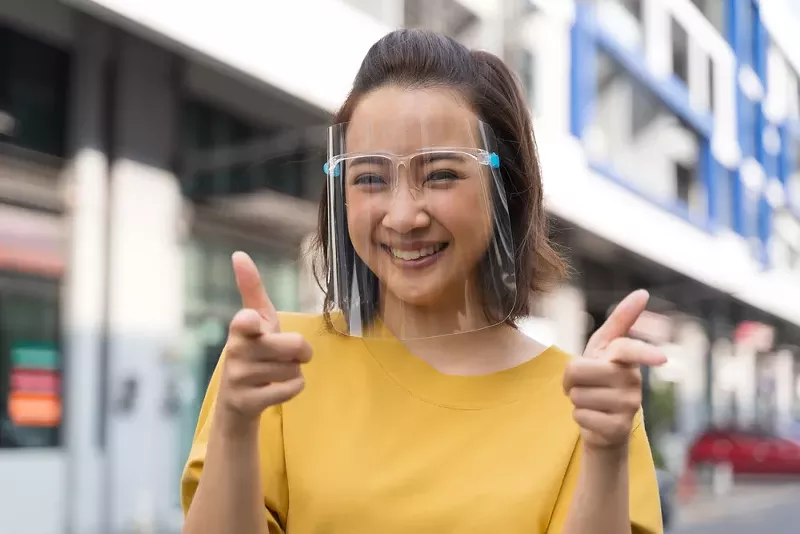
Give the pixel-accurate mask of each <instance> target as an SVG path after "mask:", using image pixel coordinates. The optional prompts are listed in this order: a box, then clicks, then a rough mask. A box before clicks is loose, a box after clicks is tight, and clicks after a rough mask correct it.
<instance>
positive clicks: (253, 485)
mask: <svg viewBox="0 0 800 534" xmlns="http://www.w3.org/2000/svg"><path fill="white" fill-rule="evenodd" d="M223 358H224V355H223V357H222V358H220V364H219V365H218V366H217V369H216V370H215V371H214V375H213V376H212V378H211V382H210V384H209V386H208V391H207V393H206V397H205V399H204V401H203V405H202V407H201V409H200V416H199V419H198V423H197V429H196V431H195V436H194V440H193V443H192V449H191V452H190V453H189V460H188V462H187V464H186V467H185V469H184V472H183V478H182V480H181V504H182V506H183V509H184V513H185V514H186V521H185V524H184V528H183V532H184V534H228V533H230V532H248V533H253V534H280V533H282V532H283V530H282V528H281V526H280V525H281V524H285V520H286V510H287V509H288V491H287V488H286V473H285V468H284V460H283V433H282V431H281V426H282V413H281V409H280V407H279V406H271V407H270V408H268V409H267V410H266V411H265V412H264V415H262V417H261V421H260V425H259V426H256V427H255V429H254V430H253V431H249V432H243V433H242V434H240V435H239V436H238V437H237V438H236V439H232V438H229V437H227V436H228V435H229V434H228V433H225V432H220V431H218V429H219V425H217V424H216V421H214V419H215V418H214V413H215V410H214V408H215V404H216V397H217V391H218V388H219V379H220V377H219V375H220V372H221V367H222V359H223ZM212 422H214V424H212ZM215 427H216V428H215Z"/></svg>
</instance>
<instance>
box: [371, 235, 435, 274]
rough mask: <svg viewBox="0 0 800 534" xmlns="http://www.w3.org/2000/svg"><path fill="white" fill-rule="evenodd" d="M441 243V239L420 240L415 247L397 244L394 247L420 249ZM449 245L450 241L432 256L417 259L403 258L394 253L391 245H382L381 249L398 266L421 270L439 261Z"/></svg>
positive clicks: (405, 268)
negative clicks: (434, 240) (431, 240)
mask: <svg viewBox="0 0 800 534" xmlns="http://www.w3.org/2000/svg"><path fill="white" fill-rule="evenodd" d="M440 243H441V241H436V242H424V243H423V242H419V243H415V245H416V246H415V247H410V248H401V247H397V246H395V247H394V248H397V249H399V250H419V249H420V248H425V247H428V246H434V245H438V244H440ZM448 246H449V243H447V245H445V247H444V248H443V249H442V250H440V251H438V252H436V253H435V254H431V255H430V256H425V257H424V258H419V259H416V260H403V259H401V258H398V257H397V256H395V255H394V254H392V251H391V249H390V248H389V245H381V249H382V250H383V251H384V252H385V253H386V255H387V256H389V259H390V260H391V261H392V263H394V264H395V265H396V266H398V267H400V268H401V269H404V270H419V269H425V268H426V267H429V266H431V265H433V264H434V263H436V262H437V261H439V259H440V258H441V257H442V254H443V253H444V252H445V251H446V250H447V249H448Z"/></svg>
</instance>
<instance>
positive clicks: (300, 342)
mask: <svg viewBox="0 0 800 534" xmlns="http://www.w3.org/2000/svg"><path fill="white" fill-rule="evenodd" d="M283 335H284V336H285V340H286V348H287V349H288V350H289V351H291V352H292V353H301V352H303V351H305V350H306V345H307V343H306V340H305V339H304V338H303V336H301V335H300V334H298V333H296V332H287V333H285V334H283Z"/></svg>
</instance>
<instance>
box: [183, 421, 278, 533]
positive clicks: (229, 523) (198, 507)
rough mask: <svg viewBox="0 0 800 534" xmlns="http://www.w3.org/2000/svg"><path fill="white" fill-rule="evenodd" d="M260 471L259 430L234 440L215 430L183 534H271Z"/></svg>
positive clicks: (210, 439)
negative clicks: (236, 533)
mask: <svg viewBox="0 0 800 534" xmlns="http://www.w3.org/2000/svg"><path fill="white" fill-rule="evenodd" d="M260 472H261V470H260V469H259V453H258V427H255V429H254V430H253V431H252V433H248V434H246V435H242V436H238V437H237V438H235V439H232V438H228V437H226V436H225V435H223V434H222V433H219V432H214V431H213V429H212V435H211V436H210V437H209V442H208V451H207V454H206V460H205V466H204V468H203V476H202V478H201V480H200V484H199V486H198V488H197V492H196V493H195V496H194V499H193V501H192V504H191V506H190V508H189V512H188V514H187V517H186V523H185V525H184V528H183V533H184V534H229V533H231V532H247V533H248V534H250V533H252V534H269V527H268V525H267V519H266V513H265V511H264V497H263V491H262V487H261V479H260Z"/></svg>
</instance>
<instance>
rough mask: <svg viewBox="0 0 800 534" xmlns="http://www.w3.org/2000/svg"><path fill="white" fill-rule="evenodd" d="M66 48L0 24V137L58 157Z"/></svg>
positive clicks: (65, 93) (64, 100)
mask: <svg viewBox="0 0 800 534" xmlns="http://www.w3.org/2000/svg"><path fill="white" fill-rule="evenodd" d="M69 60H70V56H69V53H67V52H65V51H63V50H59V49H58V48H55V47H52V46H50V45H47V44H45V43H42V42H39V41H37V40H35V39H32V38H30V37H27V36H25V35H22V34H20V33H17V32H15V31H12V30H10V29H8V28H5V27H2V26H0V123H2V124H1V125H0V142H2V143H9V144H12V145H15V146H19V147H22V148H26V149H30V150H34V151H37V152H42V153H45V154H49V155H53V156H58V157H63V156H64V151H65V144H66V143H65V140H66V117H67V103H68V94H69V90H68V88H69Z"/></svg>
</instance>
